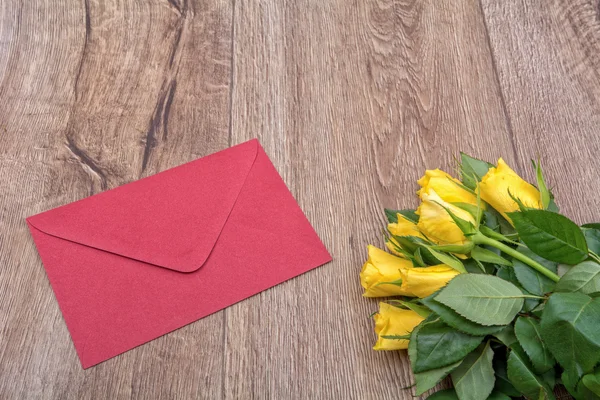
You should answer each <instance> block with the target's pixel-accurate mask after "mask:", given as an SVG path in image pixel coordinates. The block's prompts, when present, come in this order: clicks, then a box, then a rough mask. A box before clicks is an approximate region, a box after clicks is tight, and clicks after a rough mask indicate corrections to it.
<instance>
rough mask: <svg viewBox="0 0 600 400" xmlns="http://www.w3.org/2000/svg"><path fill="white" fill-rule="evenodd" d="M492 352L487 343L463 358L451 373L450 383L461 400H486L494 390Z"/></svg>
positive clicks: (494, 379)
mask: <svg viewBox="0 0 600 400" xmlns="http://www.w3.org/2000/svg"><path fill="white" fill-rule="evenodd" d="M493 358H494V352H493V351H492V349H491V348H490V344H489V342H488V343H486V344H485V345H481V346H479V347H478V348H477V349H476V350H475V351H473V352H471V353H470V354H469V355H467V356H466V357H465V359H464V360H463V362H462V363H461V364H460V365H459V366H458V368H456V369H455V370H454V371H453V372H452V383H453V384H454V389H455V390H456V393H457V394H458V397H459V398H460V399H461V400H486V399H487V398H488V396H489V395H490V393H492V390H493V389H494V382H495V381H496V378H495V376H494V368H493V366H492V359H493Z"/></svg>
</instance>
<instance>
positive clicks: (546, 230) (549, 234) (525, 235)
mask: <svg viewBox="0 0 600 400" xmlns="http://www.w3.org/2000/svg"><path fill="white" fill-rule="evenodd" d="M508 216H509V217H510V218H511V220H512V221H513V223H514V224H515V228H516V229H517V232H518V233H519V237H520V238H521V240H522V241H523V242H524V243H525V244H526V245H527V247H529V249H530V250H531V251H533V252H534V253H535V254H537V255H539V256H541V257H544V258H545V259H547V260H550V261H555V262H558V263H564V264H571V265H573V264H577V263H579V262H581V261H583V260H585V259H586V258H587V255H588V248H587V244H586V241H585V236H584V235H583V232H582V231H581V228H579V227H578V226H577V225H576V224H575V223H574V222H573V221H571V220H570V219H568V218H567V217H565V216H563V215H561V214H557V213H555V212H552V211H546V210H531V209H529V210H524V211H520V212H512V213H509V214H508Z"/></svg>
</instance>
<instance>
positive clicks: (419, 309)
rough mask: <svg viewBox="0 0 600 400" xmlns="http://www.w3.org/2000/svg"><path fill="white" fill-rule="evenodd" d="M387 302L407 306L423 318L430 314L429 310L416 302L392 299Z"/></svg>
mask: <svg viewBox="0 0 600 400" xmlns="http://www.w3.org/2000/svg"><path fill="white" fill-rule="evenodd" d="M388 303H391V304H393V305H400V306H401V308H408V309H409V310H413V311H414V312H416V313H417V314H419V315H420V316H421V317H423V318H427V317H429V315H430V314H431V311H429V310H428V309H427V307H423V306H421V305H419V304H417V303H413V302H412V301H404V300H397V299H393V300H389V301H388Z"/></svg>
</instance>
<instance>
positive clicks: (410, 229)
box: [385, 213, 424, 257]
mask: <svg viewBox="0 0 600 400" xmlns="http://www.w3.org/2000/svg"><path fill="white" fill-rule="evenodd" d="M396 216H397V218H398V222H396V223H390V224H388V226H387V228H388V231H389V232H390V233H391V234H392V235H395V236H416V237H420V238H422V239H424V237H423V235H421V232H419V228H417V225H416V224H415V223H414V222H412V221H410V220H408V219H406V218H405V217H404V216H403V215H402V214H399V213H398V214H396ZM385 245H386V246H387V248H388V249H389V250H390V251H391V252H392V253H394V254H395V255H397V256H400V257H403V254H402V253H400V252H399V251H398V250H397V248H398V247H400V245H399V244H398V242H397V241H396V239H394V238H390V240H388V241H387V242H386V243H385Z"/></svg>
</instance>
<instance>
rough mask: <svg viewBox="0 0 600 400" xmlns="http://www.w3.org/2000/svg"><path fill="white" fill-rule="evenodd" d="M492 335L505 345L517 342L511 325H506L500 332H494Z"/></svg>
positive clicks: (508, 345)
mask: <svg viewBox="0 0 600 400" xmlns="http://www.w3.org/2000/svg"><path fill="white" fill-rule="evenodd" d="M494 337H495V338H496V339H498V340H499V341H501V342H502V343H503V344H504V345H505V346H506V347H510V346H512V345H513V344H514V343H517V336H516V335H515V331H514V328H513V326H512V325H507V326H506V327H505V328H504V329H502V330H501V331H500V332H496V333H494Z"/></svg>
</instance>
